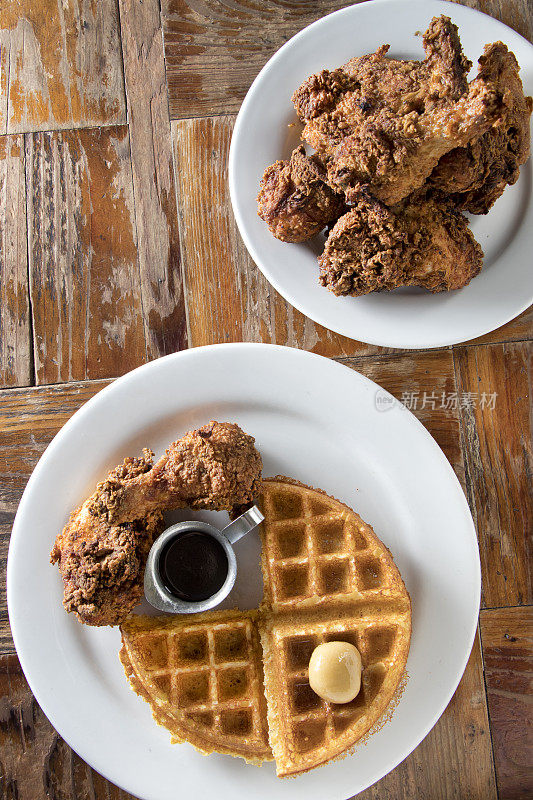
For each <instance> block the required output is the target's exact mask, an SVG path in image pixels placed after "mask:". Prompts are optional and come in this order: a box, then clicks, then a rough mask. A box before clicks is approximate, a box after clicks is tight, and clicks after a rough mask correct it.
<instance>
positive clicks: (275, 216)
mask: <svg viewBox="0 0 533 800" xmlns="http://www.w3.org/2000/svg"><path fill="white" fill-rule="evenodd" d="M326 177H327V176H326V170H325V168H324V166H323V165H322V164H321V162H320V161H319V159H318V158H316V156H306V154H305V149H304V147H303V146H302V145H300V147H297V148H296V149H295V150H294V151H293V153H292V155H291V158H290V160H289V161H276V163H275V164H272V166H270V167H268V168H267V169H266V170H265V173H264V175H263V178H262V180H261V188H260V191H259V194H258V196H257V208H258V212H257V213H258V214H259V216H260V217H261V219H264V220H265V222H266V223H267V225H268V227H269V229H270V231H271V232H272V233H273V235H274V236H275V237H276V239H281V241H282V242H305V241H306V240H307V239H311V238H312V237H313V236H316V234H317V233H319V232H320V231H321V230H322V229H323V228H324V227H325V226H326V225H327V224H328V223H329V222H332V221H333V220H336V219H338V218H339V217H340V216H341V214H344V213H345V211H346V206H345V203H344V199H343V198H342V197H341V196H340V195H338V194H336V193H335V192H334V191H332V189H330V188H329V186H327V184H326V183H325V180H326Z"/></svg>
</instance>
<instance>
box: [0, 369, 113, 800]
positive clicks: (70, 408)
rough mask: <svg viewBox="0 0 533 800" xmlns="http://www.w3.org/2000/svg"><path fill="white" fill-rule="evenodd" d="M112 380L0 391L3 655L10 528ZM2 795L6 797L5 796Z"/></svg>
mask: <svg viewBox="0 0 533 800" xmlns="http://www.w3.org/2000/svg"><path fill="white" fill-rule="evenodd" d="M107 383H108V381H91V382H86V383H76V384H70V385H63V386H43V387H31V388H27V389H9V390H7V389H6V390H4V391H2V392H0V476H1V481H0V653H9V652H14V646H13V641H12V639H11V634H10V629H9V621H8V616H7V604H6V596H5V586H6V580H5V569H6V563H7V551H8V546H9V536H10V533H11V526H12V525H13V520H14V519H15V513H16V510H17V508H18V504H19V502H20V498H21V497H22V492H23V491H24V488H25V486H26V483H27V482H28V479H29V477H30V475H31V473H32V472H33V470H34V468H35V465H36V464H37V461H38V460H39V458H40V457H41V455H42V454H43V453H44V451H45V449H46V448H47V446H48V445H49V444H50V442H51V441H52V439H53V438H54V436H55V435H56V433H57V432H58V431H59V429H60V428H62V426H63V425H64V424H65V422H67V420H68V419H70V417H71V416H72V414H74V412H75V411H77V410H78V408H79V407H80V406H82V405H83V403H85V402H86V401H87V400H89V399H90V398H91V397H92V396H93V395H94V394H96V392H97V391H99V390H100V389H102V388H103V387H104V386H106V385H107ZM0 798H1V800H3V797H2V794H1V793H0Z"/></svg>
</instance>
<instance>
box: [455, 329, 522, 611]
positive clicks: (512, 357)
mask: <svg viewBox="0 0 533 800" xmlns="http://www.w3.org/2000/svg"><path fill="white" fill-rule="evenodd" d="M531 352H532V348H531V343H510V344H495V345H484V346H482V347H467V348H464V347H460V348H457V349H455V350H454V357H455V364H456V376H457V386H458V389H459V390H460V391H461V392H462V393H470V401H469V402H468V403H467V404H465V405H464V406H463V407H462V408H461V420H462V429H463V449H464V451H465V457H466V469H467V484H468V486H469V490H470V491H469V494H470V496H469V500H470V506H471V508H472V513H473V514H474V520H475V522H476V527H477V531H478V538H479V547H480V555H481V566H482V572H483V605H485V606H489V607H496V606H506V605H521V604H527V603H531V602H532V599H533V582H532V565H533V550H532V539H531V532H532V527H531V526H532V520H533V493H532V491H531V474H532V463H531V462H532V450H531V422H530V409H531Z"/></svg>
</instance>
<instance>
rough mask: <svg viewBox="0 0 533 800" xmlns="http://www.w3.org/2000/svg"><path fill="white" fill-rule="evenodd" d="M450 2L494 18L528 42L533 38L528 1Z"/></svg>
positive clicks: (483, 0) (455, 0)
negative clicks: (474, 9)
mask: <svg viewBox="0 0 533 800" xmlns="http://www.w3.org/2000/svg"><path fill="white" fill-rule="evenodd" d="M452 2H453V3H459V4H460V5H463V6H469V7H470V8H476V9H477V10H478V11H483V12H484V13H485V14H489V15H490V16H491V17H495V18H496V19H499V20H501V21H502V22H505V24H506V25H508V26H509V27H510V28H513V30H515V31H517V33H520V34H521V35H522V36H525V38H526V39H529V40H530V41H531V38H532V37H533V11H532V8H531V3H530V2H529V0H452Z"/></svg>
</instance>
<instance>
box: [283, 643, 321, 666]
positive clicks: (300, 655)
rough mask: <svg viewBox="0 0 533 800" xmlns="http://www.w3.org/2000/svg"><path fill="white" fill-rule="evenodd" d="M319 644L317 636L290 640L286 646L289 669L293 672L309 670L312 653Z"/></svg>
mask: <svg viewBox="0 0 533 800" xmlns="http://www.w3.org/2000/svg"><path fill="white" fill-rule="evenodd" d="M318 644H319V641H318V638H317V637H316V636H295V637H294V638H293V639H289V641H288V642H287V643H286V644H285V659H286V663H287V669H289V670H290V671H291V672H299V671H301V670H304V669H307V668H308V666H309V659H310V658H311V653H312V652H313V650H314V649H315V647H316V646H317V645H318Z"/></svg>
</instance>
